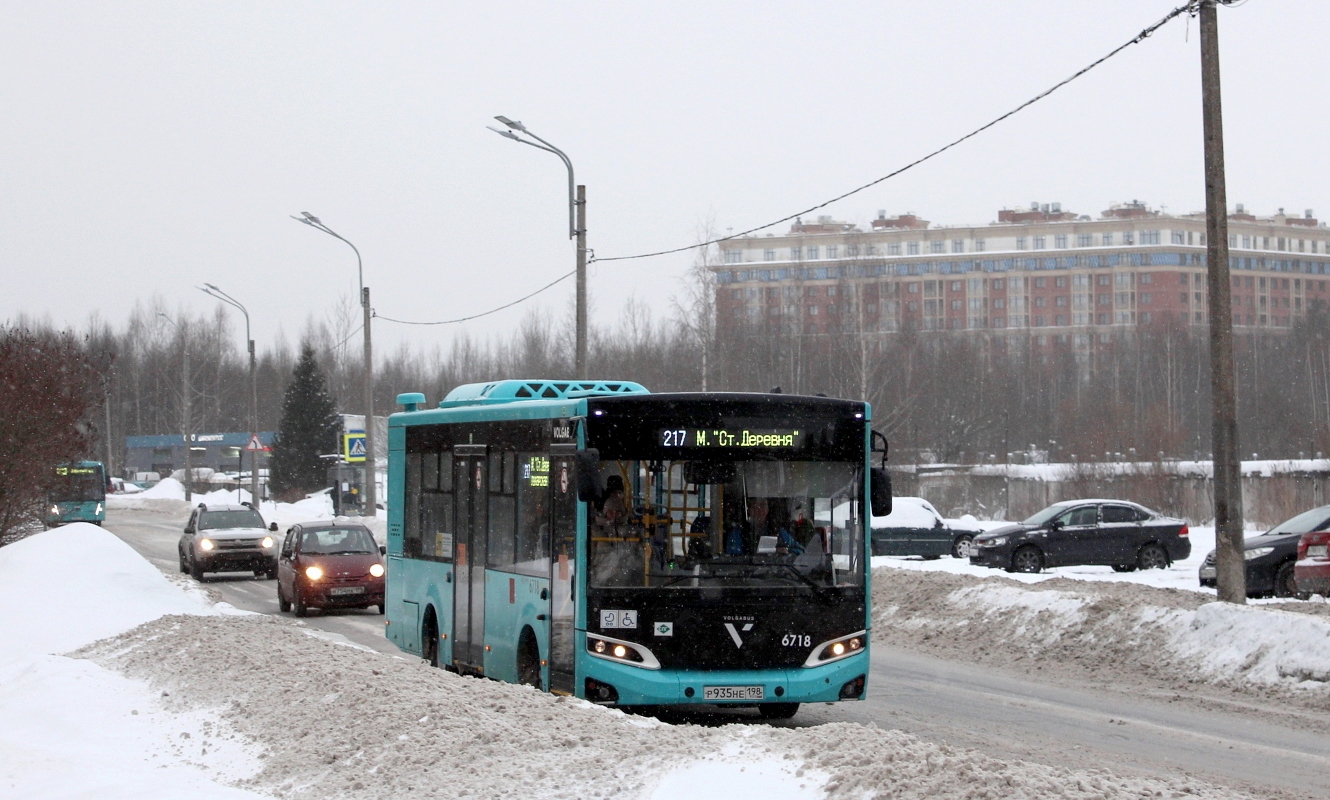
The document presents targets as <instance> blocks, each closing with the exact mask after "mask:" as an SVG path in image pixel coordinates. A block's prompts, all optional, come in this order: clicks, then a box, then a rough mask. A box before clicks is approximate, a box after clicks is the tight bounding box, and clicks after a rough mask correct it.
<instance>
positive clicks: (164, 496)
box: [106, 478, 388, 544]
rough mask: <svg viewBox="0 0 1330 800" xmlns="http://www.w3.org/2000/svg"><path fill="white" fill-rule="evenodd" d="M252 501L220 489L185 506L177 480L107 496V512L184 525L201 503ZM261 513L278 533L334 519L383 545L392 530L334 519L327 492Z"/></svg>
mask: <svg viewBox="0 0 1330 800" xmlns="http://www.w3.org/2000/svg"><path fill="white" fill-rule="evenodd" d="M249 500H250V494H249V491H247V490H245V489H240V490H231V491H226V490H220V489H219V490H215V491H211V492H206V493H199V492H195V493H194V494H193V495H192V497H191V499H190V502H188V503H187V502H185V487H184V485H183V484H181V483H180V481H177V480H175V479H173V478H166V479H164V480H162V481H161V482H159V483H157V484H156V485H154V486H153V487H152V488H151V489H146V490H144V491H142V492H138V493H136V494H111V495H107V496H106V508H107V510H108V511H147V512H151V513H157V514H161V515H163V516H169V517H171V518H172V519H173V520H175V519H178V520H179V521H180V523H181V524H182V525H183V524H184V522H185V520H187V519H188V518H189V513H190V509H191V508H192V507H193V506H195V505H198V504H199V503H242V502H244V503H247V502H249ZM259 513H260V514H262V515H263V519H264V520H265V521H267V522H276V523H277V527H278V529H279V530H282V531H285V530H286V529H287V527H289V526H291V525H293V524H295V523H297V522H313V521H317V520H331V519H343V520H347V521H350V522H357V523H360V524H363V525H366V526H367V527H369V529H370V530H371V531H373V532H374V535H375V537H376V538H377V539H378V540H379V543H380V544H383V543H384V542H385V541H386V538H385V537H386V536H387V530H388V529H387V520H386V519H384V518H382V517H378V518H374V517H371V518H366V517H335V516H334V515H333V505H332V499H331V498H330V497H329V496H328V493H327V492H326V491H323V492H315V493H313V494H311V495H308V496H306V497H305V499H303V500H299V501H297V502H294V503H276V502H273V501H271V500H265V501H264V502H263V503H261V504H260V505H259ZM380 514H382V512H380Z"/></svg>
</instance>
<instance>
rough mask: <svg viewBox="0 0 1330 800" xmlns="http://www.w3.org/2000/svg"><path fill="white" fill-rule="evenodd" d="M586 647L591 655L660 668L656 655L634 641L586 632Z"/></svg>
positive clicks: (636, 665) (618, 661)
mask: <svg viewBox="0 0 1330 800" xmlns="http://www.w3.org/2000/svg"><path fill="white" fill-rule="evenodd" d="M586 649H587V652H588V653H590V654H591V655H593V656H595V657H596V658H603V659H605V660H606V661H613V662H615V663H618V664H628V665H629V666H634V667H642V668H643V669H660V661H658V660H657V659H656V655H655V654H654V653H652V652H651V651H650V650H648V649H647V648H646V647H643V646H642V645H640V644H637V643H636V642H626V641H624V640H622V639H611V638H609V637H608V636H596V635H594V634H587V637H586Z"/></svg>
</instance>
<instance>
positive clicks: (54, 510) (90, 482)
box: [45, 461, 106, 528]
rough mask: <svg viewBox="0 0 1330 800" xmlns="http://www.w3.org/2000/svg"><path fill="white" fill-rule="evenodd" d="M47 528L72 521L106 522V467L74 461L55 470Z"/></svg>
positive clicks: (99, 523)
mask: <svg viewBox="0 0 1330 800" xmlns="http://www.w3.org/2000/svg"><path fill="white" fill-rule="evenodd" d="M45 518H46V527H48V528H54V527H56V526H58V525H64V524H66V523H69V522H91V523H92V524H94V525H101V524H102V523H103V522H105V521H106V468H105V467H103V466H102V462H100V461H74V462H72V463H69V464H60V465H58V466H56V468H55V483H54V485H53V486H52V487H51V491H50V493H49V494H48V495H47V498H46V514H45Z"/></svg>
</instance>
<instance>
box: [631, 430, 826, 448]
mask: <svg viewBox="0 0 1330 800" xmlns="http://www.w3.org/2000/svg"><path fill="white" fill-rule="evenodd" d="M657 441H659V442H660V446H661V447H680V448H685V447H686V448H693V449H707V448H724V449H733V448H749V447H751V448H768V449H782V450H797V449H799V448H800V447H802V446H803V434H802V432H800V431H799V430H796V429H792V428H767V429H754V428H663V429H661V430H660V432H659V438H658V439H657Z"/></svg>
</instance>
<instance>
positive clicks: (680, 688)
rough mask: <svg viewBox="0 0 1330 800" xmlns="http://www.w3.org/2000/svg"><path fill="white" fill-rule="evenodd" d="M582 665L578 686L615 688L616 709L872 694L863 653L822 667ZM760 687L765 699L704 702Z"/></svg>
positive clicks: (816, 700) (853, 697) (804, 700)
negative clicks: (711, 692)
mask: <svg viewBox="0 0 1330 800" xmlns="http://www.w3.org/2000/svg"><path fill="white" fill-rule="evenodd" d="M579 666H581V667H584V668H583V669H579V672H580V674H581V675H582V676H584V678H583V680H582V685H581V686H579V687H578V688H579V690H582V691H586V688H587V684H588V683H591V685H592V686H596V685H597V684H599V685H608V686H611V687H613V689H614V693H615V694H616V695H617V700H612V701H609V703H608V704H612V705H620V706H634V705H697V704H706V705H729V706H753V705H758V704H762V703H834V702H837V701H840V700H861V699H863V696H864V693H865V691H866V690H867V685H866V681H867V676H868V653H867V652H860V653H857V654H855V655H852V656H849V657H847V658H843V659H841V660H839V661H834V662H832V663H830V664H823V665H822V666H818V667H779V668H774V669H758V670H718V671H699V670H682V669H654V670H653V669H642V668H640V667H631V666H627V665H625V664H618V663H615V662H612V661H607V660H604V659H599V658H587V659H586V661H585V662H583V663H582V664H581V665H579ZM856 680H857V681H858V683H857V684H856V683H855V681H856ZM755 686H760V687H762V698H761V699H760V700H758V699H739V700H714V699H713V700H709V699H706V698H705V691H706V689H707V688H708V687H711V688H716V687H732V688H734V689H740V688H742V689H745V690H747V689H748V687H755ZM856 688H857V692H856V691H855V689H856ZM748 691H751V690H748ZM847 695H848V696H847ZM585 696H586V699H587V700H591V701H592V702H606V701H605V700H604V699H603V698H600V697H597V696H595V694H593V693H590V692H588V693H587V694H586V695H585Z"/></svg>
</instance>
